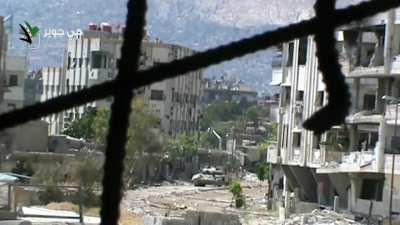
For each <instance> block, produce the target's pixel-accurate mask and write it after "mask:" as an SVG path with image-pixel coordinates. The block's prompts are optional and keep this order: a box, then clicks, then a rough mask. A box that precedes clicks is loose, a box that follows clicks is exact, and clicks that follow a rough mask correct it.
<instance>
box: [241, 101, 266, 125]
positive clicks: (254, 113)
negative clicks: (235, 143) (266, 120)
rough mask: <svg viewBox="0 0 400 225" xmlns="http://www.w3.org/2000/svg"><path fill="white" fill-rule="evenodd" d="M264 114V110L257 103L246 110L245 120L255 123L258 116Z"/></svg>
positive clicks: (257, 120)
mask: <svg viewBox="0 0 400 225" xmlns="http://www.w3.org/2000/svg"><path fill="white" fill-rule="evenodd" d="M266 115H267V113H266V111H265V110H264V109H263V108H261V107H260V106H257V105H253V106H250V107H249V108H248V109H247V111H246V118H247V120H248V121H252V122H255V123H258V122H259V121H260V118H261V117H265V116H266Z"/></svg>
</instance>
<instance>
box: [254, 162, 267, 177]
mask: <svg viewBox="0 0 400 225" xmlns="http://www.w3.org/2000/svg"><path fill="white" fill-rule="evenodd" d="M256 174H257V177H258V179H259V180H265V179H267V177H268V164H267V163H265V162H261V163H258V164H257V168H256Z"/></svg>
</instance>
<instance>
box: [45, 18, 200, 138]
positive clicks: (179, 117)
mask: <svg viewBox="0 0 400 225" xmlns="http://www.w3.org/2000/svg"><path fill="white" fill-rule="evenodd" d="M113 29H114V30H113ZM122 31H123V27H118V28H117V29H115V28H114V27H112V26H110V25H109V24H106V23H102V24H100V26H97V25H96V24H90V25H89V29H88V30H85V31H84V34H83V36H82V37H81V38H80V39H76V40H69V41H68V47H67V51H66V55H65V62H64V70H65V73H64V74H63V75H61V77H62V78H61V77H60V79H58V80H57V79H50V78H47V81H45V78H44V77H43V82H44V85H43V86H44V88H46V86H49V88H52V87H56V86H58V85H61V86H63V87H62V88H60V89H59V92H49V91H51V90H49V89H47V93H48V94H49V95H47V96H49V97H54V96H55V95H51V94H50V93H54V94H68V93H71V92H75V91H79V90H81V89H83V88H87V87H90V86H93V85H96V84H100V83H103V82H106V81H109V80H112V79H114V78H115V77H116V75H117V73H118V63H119V60H120V57H121V52H120V50H121V46H122V42H123V39H122ZM193 53H194V51H193V50H191V49H189V48H185V47H181V46H178V45H171V44H164V43H161V42H160V41H150V40H149V39H148V37H146V38H145V39H144V40H143V44H142V56H141V57H140V69H146V68H149V67H151V66H154V65H157V64H158V63H166V62H170V61H172V60H174V59H179V58H183V57H185V56H188V55H191V54H193ZM201 76H202V72H201V71H198V72H193V73H191V74H190V76H181V77H178V78H174V79H169V80H165V81H162V82H159V83H156V84H153V85H150V86H148V87H146V88H144V89H142V91H141V92H138V93H140V94H139V95H140V96H141V97H143V98H144V100H145V101H146V102H147V104H148V105H149V107H150V109H151V110H152V112H153V113H154V115H156V116H157V117H158V118H159V119H160V126H161V129H162V130H164V131H165V132H167V133H169V134H171V135H174V134H176V133H180V132H183V131H184V132H189V133H192V132H194V131H195V130H197V127H198V118H199V115H200V106H199V105H200V95H201ZM45 82H48V83H46V84H45ZM53 82H55V83H53ZM58 82H61V83H58ZM54 91H55V89H54ZM43 95H45V93H43ZM46 99H49V98H48V97H46V96H43V97H42V101H45V100H46ZM111 103H112V98H111V97H110V98H107V99H104V100H99V101H96V102H92V103H89V104H86V105H85V106H80V107H74V108H72V109H69V110H67V111H65V112H64V113H63V115H62V118H61V117H60V116H58V117H57V118H55V119H56V121H58V122H56V123H57V124H61V125H50V127H56V128H55V130H54V132H53V130H52V132H51V134H59V133H61V132H62V130H63V129H64V128H65V127H66V126H67V124H68V123H71V122H72V121H74V120H76V119H79V118H81V117H82V115H83V114H84V113H85V111H86V109H87V107H95V108H103V107H105V108H109V107H110V105H111ZM51 123H53V122H51Z"/></svg>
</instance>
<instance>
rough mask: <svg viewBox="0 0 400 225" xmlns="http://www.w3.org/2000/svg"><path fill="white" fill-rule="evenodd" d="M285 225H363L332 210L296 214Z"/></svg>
mask: <svg viewBox="0 0 400 225" xmlns="http://www.w3.org/2000/svg"><path fill="white" fill-rule="evenodd" d="M284 224H285V225H299V224H301V225H361V223H359V222H356V221H354V220H351V219H348V218H346V217H345V215H343V214H339V213H336V212H334V211H330V210H319V209H316V210H314V211H312V212H311V213H306V214H296V215H293V216H291V217H290V218H289V219H288V220H286V221H285V223H284Z"/></svg>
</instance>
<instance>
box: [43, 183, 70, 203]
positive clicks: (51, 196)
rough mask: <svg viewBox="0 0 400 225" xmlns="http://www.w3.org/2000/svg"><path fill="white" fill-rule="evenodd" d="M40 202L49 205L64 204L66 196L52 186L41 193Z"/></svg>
mask: <svg viewBox="0 0 400 225" xmlns="http://www.w3.org/2000/svg"><path fill="white" fill-rule="evenodd" d="M38 197H39V201H40V202H41V203H42V204H46V205H47V204H49V203H50V202H63V201H64V194H63V192H62V191H61V190H60V189H59V188H57V186H56V185H54V184H50V185H48V186H46V188H45V189H44V191H41V192H39V196H38Z"/></svg>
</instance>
